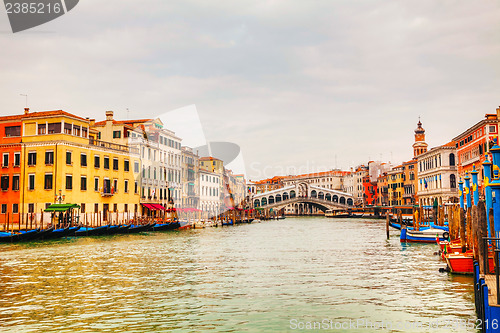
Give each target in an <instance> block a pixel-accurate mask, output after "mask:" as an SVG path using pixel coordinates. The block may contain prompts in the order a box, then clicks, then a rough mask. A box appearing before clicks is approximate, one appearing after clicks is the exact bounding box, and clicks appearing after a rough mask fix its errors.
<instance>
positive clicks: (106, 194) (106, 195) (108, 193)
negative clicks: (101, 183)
mask: <svg viewBox="0 0 500 333" xmlns="http://www.w3.org/2000/svg"><path fill="white" fill-rule="evenodd" d="M113 195H115V193H114V192H101V197H112V196H113Z"/></svg>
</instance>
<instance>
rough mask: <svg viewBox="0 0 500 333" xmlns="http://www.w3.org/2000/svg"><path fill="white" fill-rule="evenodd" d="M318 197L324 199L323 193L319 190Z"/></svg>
mask: <svg viewBox="0 0 500 333" xmlns="http://www.w3.org/2000/svg"><path fill="white" fill-rule="evenodd" d="M318 199H321V200H324V199H325V193H323V192H319V193H318Z"/></svg>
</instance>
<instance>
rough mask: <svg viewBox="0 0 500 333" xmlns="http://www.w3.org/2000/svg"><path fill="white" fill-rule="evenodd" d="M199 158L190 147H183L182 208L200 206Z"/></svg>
mask: <svg viewBox="0 0 500 333" xmlns="http://www.w3.org/2000/svg"><path fill="white" fill-rule="evenodd" d="M198 172H199V156H198V154H196V153H195V152H193V149H192V148H190V147H182V182H181V184H182V193H181V196H182V198H181V202H182V207H186V208H198V206H199V200H200V196H199V188H200V186H199V177H198Z"/></svg>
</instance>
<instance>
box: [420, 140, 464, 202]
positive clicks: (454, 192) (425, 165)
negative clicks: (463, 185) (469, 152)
mask: <svg viewBox="0 0 500 333" xmlns="http://www.w3.org/2000/svg"><path fill="white" fill-rule="evenodd" d="M417 165H418V192H417V195H418V199H419V202H420V205H428V206H432V205H433V204H434V201H435V200H436V199H437V202H438V204H439V205H442V204H445V203H450V202H458V185H457V183H458V181H457V166H456V146H455V142H453V141H452V142H450V143H447V144H445V145H443V146H439V147H436V148H432V149H431V150H429V151H427V152H425V153H423V154H421V155H419V156H418V162H417Z"/></svg>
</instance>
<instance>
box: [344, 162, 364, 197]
mask: <svg viewBox="0 0 500 333" xmlns="http://www.w3.org/2000/svg"><path fill="white" fill-rule="evenodd" d="M367 175H368V167H366V166H364V165H360V166H357V167H356V170H353V169H351V172H350V173H349V174H347V175H345V176H344V177H343V180H342V183H343V186H342V190H343V191H344V192H346V193H349V194H352V196H353V197H354V204H355V205H361V204H363V193H364V191H363V177H365V176H367Z"/></svg>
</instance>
